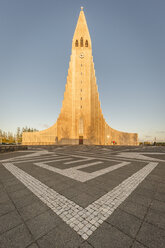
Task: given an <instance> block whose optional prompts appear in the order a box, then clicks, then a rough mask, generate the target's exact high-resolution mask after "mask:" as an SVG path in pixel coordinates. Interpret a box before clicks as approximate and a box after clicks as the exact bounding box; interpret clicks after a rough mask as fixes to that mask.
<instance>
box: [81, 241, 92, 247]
mask: <svg viewBox="0 0 165 248" xmlns="http://www.w3.org/2000/svg"><path fill="white" fill-rule="evenodd" d="M78 248H93V246H91V245H90V244H89V243H88V242H87V241H85V242H83V243H82V244H81V245H80V246H79V247H78Z"/></svg>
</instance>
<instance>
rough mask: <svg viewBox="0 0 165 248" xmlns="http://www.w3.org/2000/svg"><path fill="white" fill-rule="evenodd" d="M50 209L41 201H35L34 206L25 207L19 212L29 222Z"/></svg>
mask: <svg viewBox="0 0 165 248" xmlns="http://www.w3.org/2000/svg"><path fill="white" fill-rule="evenodd" d="M48 209H49V208H48V207H47V206H46V205H45V204H44V203H43V202H41V201H35V202H34V203H33V202H32V204H30V205H28V206H25V207H23V208H21V209H20V210H19V213H20V214H21V216H22V218H23V219H24V220H25V221H27V220H29V219H31V218H34V217H35V216H36V215H40V214H41V213H43V212H45V211H47V210H48Z"/></svg>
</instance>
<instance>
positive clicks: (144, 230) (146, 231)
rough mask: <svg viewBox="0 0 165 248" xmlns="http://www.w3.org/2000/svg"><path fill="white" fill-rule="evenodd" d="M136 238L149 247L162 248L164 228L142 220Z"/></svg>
mask: <svg viewBox="0 0 165 248" xmlns="http://www.w3.org/2000/svg"><path fill="white" fill-rule="evenodd" d="M136 239H137V240H138V241H140V242H141V243H142V244H144V245H146V246H147V247H149V248H164V244H165V230H162V229H160V228H157V227H155V226H153V225H151V224H149V223H146V222H144V223H143V225H142V227H141V229H140V231H139V233H138V235H137V237H136Z"/></svg>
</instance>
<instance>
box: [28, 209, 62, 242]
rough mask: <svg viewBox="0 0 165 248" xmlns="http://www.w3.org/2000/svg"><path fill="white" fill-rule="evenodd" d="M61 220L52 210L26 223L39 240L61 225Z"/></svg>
mask: <svg viewBox="0 0 165 248" xmlns="http://www.w3.org/2000/svg"><path fill="white" fill-rule="evenodd" d="M61 222H62V221H61V219H60V218H59V217H58V216H56V215H55V214H54V213H53V212H52V211H51V210H48V211H46V212H44V213H42V214H40V215H38V216H36V217H35V218H33V219H31V220H28V221H27V222H26V224H27V226H28V228H29V229H30V231H31V233H32V235H33V237H34V238H35V239H38V238H40V237H42V236H43V235H45V234H47V233H48V232H49V231H50V230H52V229H53V228H54V227H57V226H58V225H59V223H61Z"/></svg>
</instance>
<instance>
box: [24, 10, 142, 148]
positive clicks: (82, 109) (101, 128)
mask: <svg viewBox="0 0 165 248" xmlns="http://www.w3.org/2000/svg"><path fill="white" fill-rule="evenodd" d="M114 142H115V143H117V144H118V145H137V142H138V141H137V134H133V133H132V134H130V133H123V132H119V131H117V130H114V129H112V128H111V127H109V126H108V124H107V123H106V122H105V120H104V117H103V114H102V111H101V106H100V101H99V94H98V88H97V84H96V77H95V69H94V63H93V57H92V43H91V38H90V34H89V30H88V26H87V22H86V18H85V15H84V11H83V7H81V11H80V15H79V18H78V22H77V26H76V29H75V33H74V36H73V40H72V53H71V57H70V62H69V69H68V76H67V83H66V86H65V93H64V100H63V103H62V108H61V113H60V115H59V117H58V119H57V122H56V123H55V124H54V125H53V126H52V127H50V128H48V129H46V130H43V131H40V132H35V133H24V134H23V144H27V145H28V144H29V145H33V144H34V145H35V144H44V145H46V144H55V143H57V144H82V143H83V144H97V145H108V144H109V145H110V144H113V143H114Z"/></svg>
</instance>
